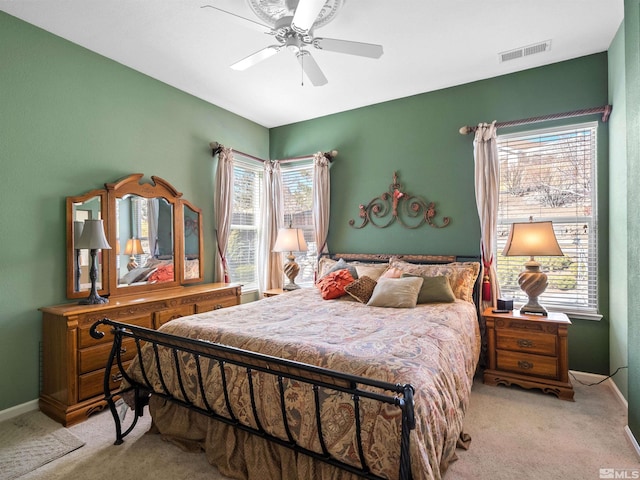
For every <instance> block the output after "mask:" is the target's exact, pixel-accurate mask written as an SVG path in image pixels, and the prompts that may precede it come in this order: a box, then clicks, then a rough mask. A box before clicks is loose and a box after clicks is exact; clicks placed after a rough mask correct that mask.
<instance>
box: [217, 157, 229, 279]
mask: <svg viewBox="0 0 640 480" xmlns="http://www.w3.org/2000/svg"><path fill="white" fill-rule="evenodd" d="M233 179H234V176H233V150H232V149H230V148H227V147H222V148H221V149H220V152H218V167H217V170H216V186H215V190H214V191H215V192H216V195H215V200H214V204H213V208H214V225H215V230H216V243H217V249H218V251H217V254H216V257H215V262H214V267H215V270H214V272H215V278H216V281H218V282H228V281H229V270H228V268H227V260H226V258H225V255H226V251H227V242H228V241H229V228H230V226H231V213H232V208H233Z"/></svg>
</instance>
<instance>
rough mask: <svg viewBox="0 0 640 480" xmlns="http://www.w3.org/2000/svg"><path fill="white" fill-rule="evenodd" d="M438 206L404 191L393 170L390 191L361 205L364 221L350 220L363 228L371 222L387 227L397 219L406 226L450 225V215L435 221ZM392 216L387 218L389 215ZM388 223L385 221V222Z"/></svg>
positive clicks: (380, 226)
mask: <svg viewBox="0 0 640 480" xmlns="http://www.w3.org/2000/svg"><path fill="white" fill-rule="evenodd" d="M436 214H437V213H436V206H435V203H434V202H430V203H427V202H426V201H425V200H424V199H422V198H420V197H418V196H415V195H411V194H409V193H407V192H403V191H402V185H401V184H400V183H398V172H393V183H392V184H391V185H389V191H388V192H384V193H383V194H382V195H380V196H379V197H376V198H374V199H372V200H371V201H370V202H369V203H368V204H367V205H362V204H361V205H360V215H359V216H360V218H361V219H362V223H361V224H360V225H356V224H355V223H356V221H355V220H353V219H351V220H349V225H351V226H352V227H354V228H363V227H364V226H366V225H368V224H369V223H371V225H373V226H374V227H377V228H386V227H388V226H389V225H392V224H393V223H394V222H395V221H396V220H397V221H398V222H399V223H400V224H401V225H402V226H403V227H405V228H411V229H415V228H419V227H421V226H422V225H424V224H425V223H426V224H428V225H430V226H432V227H435V228H443V227H446V226H447V225H449V221H450V219H449V217H442V222H441V223H440V224H437V223H436V222H435V216H436ZM389 215H391V218H389V219H388V220H387V217H388V216H389ZM385 221H386V223H383V222H385Z"/></svg>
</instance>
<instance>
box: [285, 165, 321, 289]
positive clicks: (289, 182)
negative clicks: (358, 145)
mask: <svg viewBox="0 0 640 480" xmlns="http://www.w3.org/2000/svg"><path fill="white" fill-rule="evenodd" d="M281 168H282V190H283V205H284V224H285V226H288V225H289V224H291V226H292V227H293V228H301V229H302V230H303V232H304V239H305V240H306V242H307V247H308V250H307V251H306V252H298V254H297V255H296V262H297V263H298V265H300V273H299V274H298V276H297V277H296V283H297V284H298V285H300V286H310V285H313V278H314V272H315V267H316V256H317V248H316V240H315V235H314V228H313V214H312V207H313V163H311V162H306V163H305V164H304V165H297V166H288V165H282V167H281ZM294 253H295V252H294Z"/></svg>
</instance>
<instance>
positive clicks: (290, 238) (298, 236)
mask: <svg viewBox="0 0 640 480" xmlns="http://www.w3.org/2000/svg"><path fill="white" fill-rule="evenodd" d="M273 251H274V252H289V254H288V255H287V260H288V261H287V263H285V264H284V274H285V275H286V276H287V278H288V279H289V283H287V284H286V285H285V286H284V287H283V290H296V289H298V288H300V286H299V285H296V282H295V278H296V276H297V275H298V273H299V272H300V266H299V265H298V264H297V263H296V260H295V258H296V257H295V256H294V255H293V252H306V251H307V242H305V240H304V234H303V232H302V230H301V229H300V228H291V226H289V228H280V229H278V237H277V238H276V244H275V245H274V246H273Z"/></svg>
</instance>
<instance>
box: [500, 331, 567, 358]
mask: <svg viewBox="0 0 640 480" xmlns="http://www.w3.org/2000/svg"><path fill="white" fill-rule="evenodd" d="M556 339H557V337H556V336H555V335H551V334H548V333H536V332H518V331H513V330H502V329H497V330H496V348H498V349H500V350H512V351H516V352H526V353H536V354H541V355H550V356H556V355H557V353H558V350H557V341H556Z"/></svg>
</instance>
